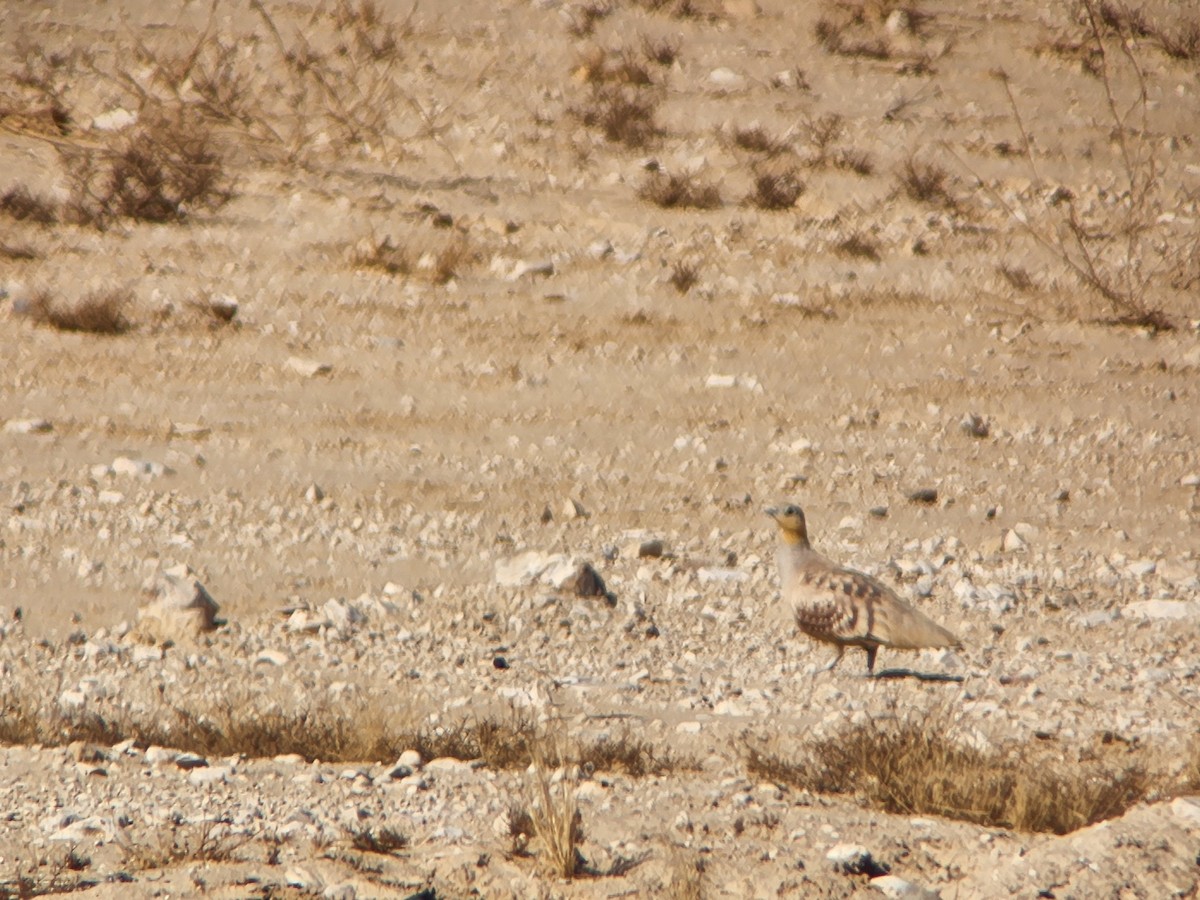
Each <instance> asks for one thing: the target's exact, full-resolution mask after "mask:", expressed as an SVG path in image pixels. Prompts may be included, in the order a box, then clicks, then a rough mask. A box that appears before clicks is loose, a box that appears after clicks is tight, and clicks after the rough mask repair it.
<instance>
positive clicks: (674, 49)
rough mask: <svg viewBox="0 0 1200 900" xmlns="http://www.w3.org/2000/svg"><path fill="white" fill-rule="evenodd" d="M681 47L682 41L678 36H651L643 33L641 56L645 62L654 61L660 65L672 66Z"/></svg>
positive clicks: (677, 57)
mask: <svg viewBox="0 0 1200 900" xmlns="http://www.w3.org/2000/svg"><path fill="white" fill-rule="evenodd" d="M682 47H683V42H682V40H681V39H679V38H675V39H672V38H667V37H662V38H651V37H648V36H645V35H643V37H642V56H643V57H645V58H646V61H647V62H652V63H656V64H657V65H660V66H672V65H674V64H675V61H676V60H677V59H679V51H680V49H681V48H682Z"/></svg>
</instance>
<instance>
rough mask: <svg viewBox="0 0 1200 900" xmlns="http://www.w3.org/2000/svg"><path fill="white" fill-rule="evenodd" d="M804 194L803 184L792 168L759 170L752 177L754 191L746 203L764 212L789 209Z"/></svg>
mask: <svg viewBox="0 0 1200 900" xmlns="http://www.w3.org/2000/svg"><path fill="white" fill-rule="evenodd" d="M803 193H804V182H803V181H802V180H801V179H800V176H799V174H798V173H797V172H796V170H795V169H794V168H791V167H788V168H784V169H781V170H778V171H769V170H760V171H758V172H757V173H755V176H754V190H753V191H751V192H750V195H749V196H748V197H747V198H746V202H748V203H751V204H753V205H754V206H757V207H758V208H759V209H765V210H782V209H791V208H792V207H793V206H795V205H796V201H797V200H799V199H800V195H801V194H803Z"/></svg>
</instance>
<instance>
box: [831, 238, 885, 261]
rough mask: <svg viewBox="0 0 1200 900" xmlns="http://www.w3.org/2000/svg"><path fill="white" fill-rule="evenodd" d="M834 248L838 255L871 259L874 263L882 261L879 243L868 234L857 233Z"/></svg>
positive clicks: (843, 239)
mask: <svg viewBox="0 0 1200 900" xmlns="http://www.w3.org/2000/svg"><path fill="white" fill-rule="evenodd" d="M834 247H835V249H836V250H837V252H838V253H840V254H842V255H843V256H849V257H851V258H853V259H869V260H871V261H872V262H879V260H880V259H882V254H881V253H880V250H881V247H880V244H879V241H878V240H877V239H876V238H875V237H874V236H873V235H870V234H867V233H866V232H862V231H856V232H854V233H853V234H851V235H848V236H847V237H844V238H842V239H841V240H840V241H838V242H837V244H835V245H834Z"/></svg>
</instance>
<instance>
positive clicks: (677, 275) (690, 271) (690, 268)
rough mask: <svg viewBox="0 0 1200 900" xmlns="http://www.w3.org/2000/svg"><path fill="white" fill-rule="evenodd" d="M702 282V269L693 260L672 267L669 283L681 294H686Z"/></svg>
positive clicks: (680, 262) (677, 263)
mask: <svg viewBox="0 0 1200 900" xmlns="http://www.w3.org/2000/svg"><path fill="white" fill-rule="evenodd" d="M699 280H700V267H699V266H698V265H697V264H696V263H694V262H692V261H691V260H686V259H685V260H680V261H678V262H676V263H674V264H673V265H672V266H671V274H670V276H669V277H668V278H667V281H669V282H670V283H671V287H673V288H675V290H676V291H678V292H679V293H680V294H686V293H687V292H688V291H690V290H691V289H692V288H694V287H695V286H696V282H698V281H699Z"/></svg>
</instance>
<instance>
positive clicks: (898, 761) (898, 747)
mask: <svg viewBox="0 0 1200 900" xmlns="http://www.w3.org/2000/svg"><path fill="white" fill-rule="evenodd" d="M746 765H747V768H748V770H749V771H750V773H751V774H753V775H754V776H755V777H758V778H765V779H768V780H771V781H775V782H778V783H781V784H790V785H793V786H795V787H799V788H801V789H803V790H807V791H812V792H814V793H820V794H830V793H833V794H840V793H851V794H857V795H859V796H862V797H863V798H864V799H866V800H867V802H869V803H870V804H871V805H872V806H875V807H877V808H879V809H883V810H886V811H887V812H891V813H897V814H900V815H938V816H945V817H947V818H951V819H961V820H963V821H967V822H973V823H975V824H978V825H989V826H993V827H1001V828H1011V829H1014V830H1016V831H1028V832H1053V833H1054V834H1067V833H1068V832H1071V831H1075V830H1076V829H1079V828H1083V827H1084V826H1086V825H1090V824H1092V823H1094V822H1099V821H1101V820H1103V819H1107V818H1111V817H1113V816H1117V815H1120V814H1121V813H1123V812H1124V811H1125V810H1126V809H1128V808H1129V807H1130V806H1132V805H1133V804H1135V803H1137V802H1138V801H1140V800H1142V799H1144V798H1146V797H1147V796H1150V795H1152V794H1153V793H1154V792H1155V791H1158V790H1165V789H1166V788H1167V787H1169V786H1168V785H1167V784H1166V781H1165V780H1164V779H1163V778H1162V777H1161V776H1156V775H1152V774H1150V773H1149V771H1148V770H1147V769H1146V768H1144V767H1142V766H1140V765H1138V764H1136V763H1125V764H1123V765H1114V764H1110V763H1105V762H1101V761H1090V760H1089V761H1077V762H1070V761H1067V760H1062V759H1054V758H1053V757H1052V756H1051V755H1050V753H1049V752H1046V751H1039V750H1038V749H1037V748H1035V747H1030V746H1029V745H1019V746H1013V747H1010V748H1001V749H990V748H987V747H984V746H981V745H980V743H979V742H978V741H977V740H973V739H972V735H970V734H968V733H966V732H964V729H963V727H962V725H961V723H960V722H959V721H957V720H955V719H954V718H953V717H952V716H950V715H949V714H940V715H939V714H934V715H931V716H925V717H917V716H915V715H914V716H910V717H907V718H901V719H898V720H890V721H879V720H875V719H868V720H867V721H866V722H864V723H862V724H859V725H853V726H850V727H847V728H844V729H842V730H841V731H839V732H838V733H837V734H835V735H833V736H831V737H827V738H823V739H819V740H816V741H813V742H811V743H810V744H809V745H808V746H807V747H805V749H804V751H803V753H802V754H801V756H800V757H799V758H791V759H789V758H785V757H783V756H780V755H778V754H775V753H772V752H770V751H768V750H765V749H763V748H762V747H754V746H748V747H747V752H746Z"/></svg>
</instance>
